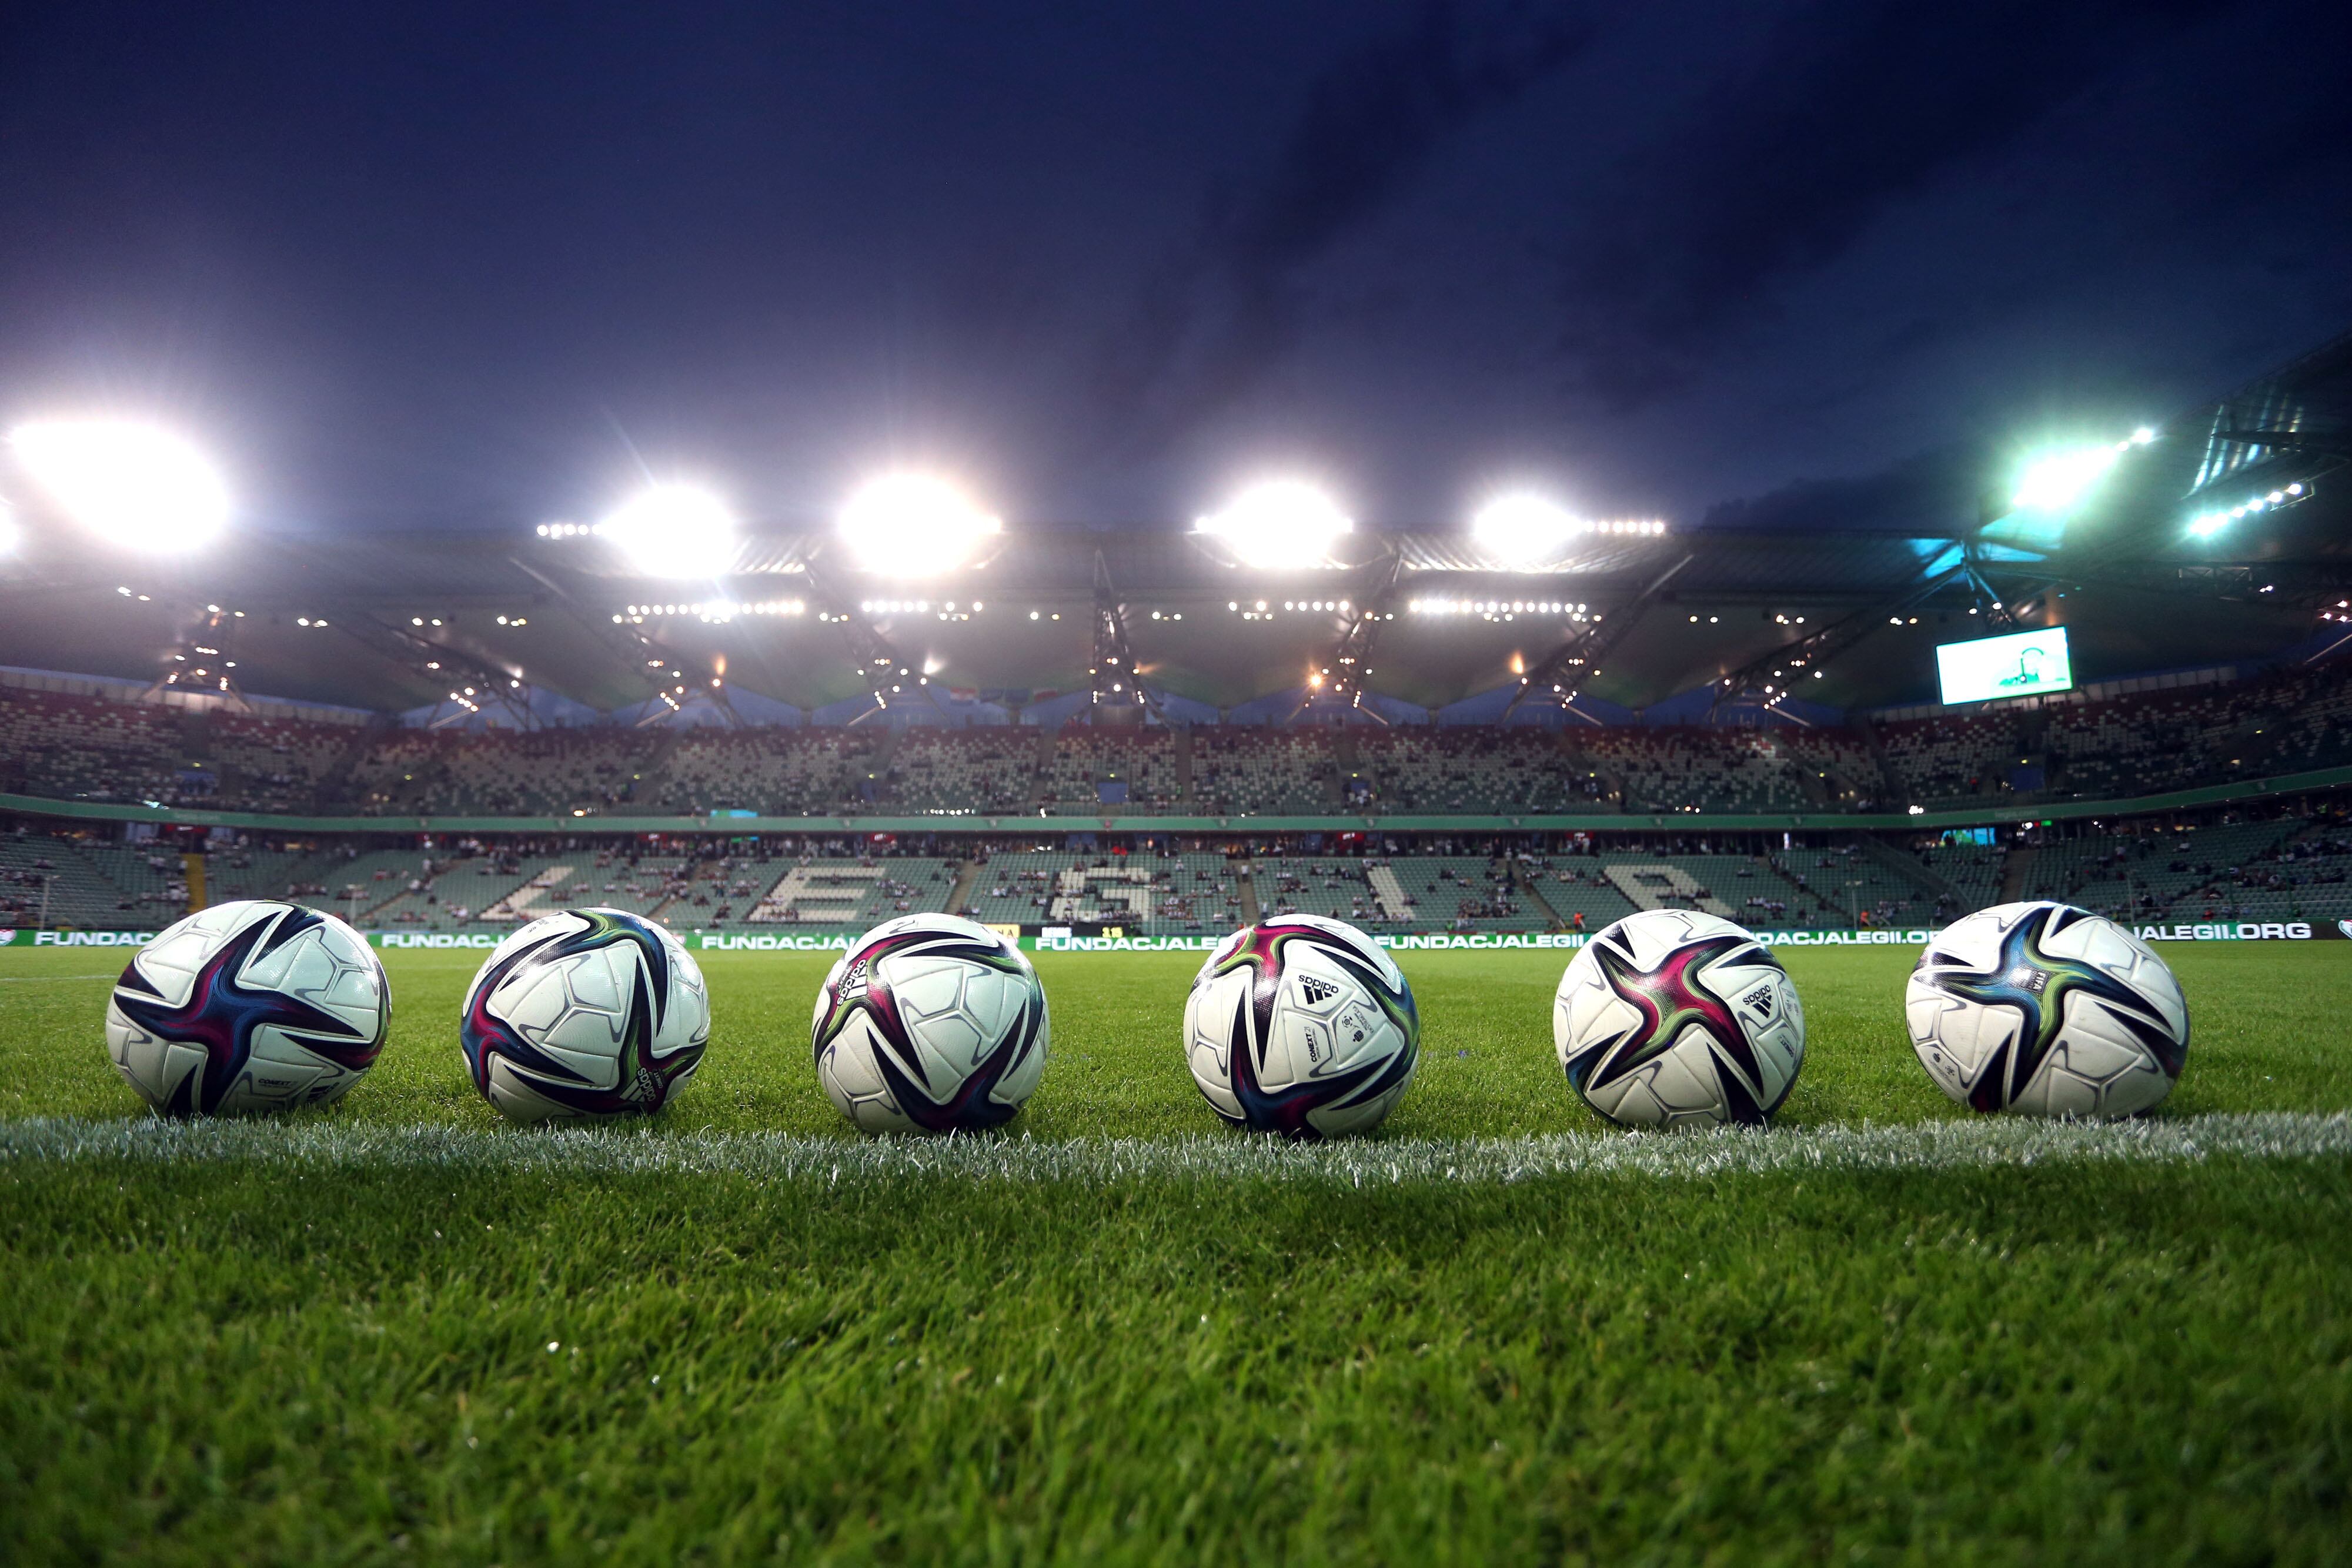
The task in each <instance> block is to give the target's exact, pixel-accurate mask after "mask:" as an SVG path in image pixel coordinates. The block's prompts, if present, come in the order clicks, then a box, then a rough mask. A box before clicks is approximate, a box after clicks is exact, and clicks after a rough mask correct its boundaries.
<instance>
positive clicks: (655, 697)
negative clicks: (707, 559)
mask: <svg viewBox="0 0 2352 1568" xmlns="http://www.w3.org/2000/svg"><path fill="white" fill-rule="evenodd" d="M507 559H509V562H511V563H512V564H513V566H514V567H515V569H516V570H519V571H521V572H523V573H525V574H526V575H528V576H529V577H530V578H531V579H532V580H535V581H536V582H538V583H539V584H540V585H541V587H543V588H545V589H546V590H547V591H548V592H549V593H551V594H552V595H553V596H554V598H555V601H556V602H557V603H559V604H561V605H562V606H563V608H564V609H566V610H568V611H570V612H572V618H573V619H574V620H576V621H578V622H580V624H581V625H583V626H584V627H585V628H587V630H588V632H589V633H590V634H591V635H592V636H593V637H594V638H595V639H596V641H597V642H599V643H603V644H604V648H605V650H606V651H607V652H609V653H612V654H613V655H614V657H615V658H617V659H619V660H620V661H621V663H622V664H625V665H626V666H627V667H628V669H629V670H630V672H631V673H632V674H634V675H635V678H636V679H638V680H640V681H642V682H643V683H645V685H646V699H647V701H648V702H649V703H651V702H659V703H660V704H661V705H662V706H661V708H660V709H659V710H655V711H649V712H647V713H646V716H644V717H643V718H640V719H639V720H638V721H637V724H638V727H640V728H642V727H645V726H646V725H649V724H658V723H660V722H661V721H662V720H664V719H666V718H668V717H670V716H673V715H676V714H680V713H683V712H685V711H686V710H687V708H688V707H689V706H692V705H693V704H695V703H696V702H698V701H699V702H708V703H709V704H710V705H712V706H714V707H716V708H718V710H719V713H720V714H721V715H722V716H724V717H725V719H726V721H727V723H728V725H729V726H730V727H740V725H741V724H742V722H743V721H742V719H741V718H740V716H738V715H737V714H736V712H735V705H734V704H733V703H731V702H730V701H729V700H728V698H727V681H726V677H724V676H723V675H721V674H719V670H718V668H717V666H715V665H712V664H708V663H705V662H704V661H701V660H698V659H688V658H687V657H685V656H684V655H683V654H680V653H677V651H676V650H675V649H671V648H666V647H664V646H662V645H661V644H660V643H656V642H655V641H654V640H653V639H652V638H650V637H648V636H646V634H645V633H644V632H639V631H638V630H637V629H636V626H635V623H634V622H632V621H631V620H630V619H629V618H628V617H627V616H625V615H621V614H618V613H611V612H608V613H604V614H599V613H597V612H595V611H593V610H591V609H589V608H588V606H587V605H585V604H583V603H582V602H581V601H580V597H579V595H577V594H575V593H573V592H572V591H571V590H570V589H569V588H566V587H565V586H564V585H563V584H562V582H560V581H558V580H556V579H555V578H553V577H551V576H549V575H548V574H547V573H546V572H544V571H542V570H540V569H539V568H538V567H536V566H533V565H532V564H531V563H530V561H528V560H526V559H523V558H522V557H521V556H520V555H514V556H509V557H508V558H507Z"/></svg>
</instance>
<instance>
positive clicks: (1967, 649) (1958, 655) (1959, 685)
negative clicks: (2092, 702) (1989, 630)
mask: <svg viewBox="0 0 2352 1568" xmlns="http://www.w3.org/2000/svg"><path fill="white" fill-rule="evenodd" d="M1936 675H1937V679H1938V680H1939V681H1940V682H1941V683H1942V684H1943V688H1944V701H1945V702H1946V703H1947V704H1951V703H1980V702H1990V701H1991V700H1992V699H1994V698H1996V697H2034V696H2042V695H2046V694H2048V693H2050V692H2066V691H2072V690H2074V666H2073V665H2072V664H2069V663H2068V662H2067V658H2066V628H2064V627H2063V626H2053V627H2050V628H2048V629H2046V630H2044V631H2041V632H2012V633H2011V634H2010V635H2009V636H2006V637H1979V638H1978V639H1977V640H1976V641H1974V642H1972V643H1944V644H1943V645H1942V646H1940V647H1938V648H1937V650H1936Z"/></svg>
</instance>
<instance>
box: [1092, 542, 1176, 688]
mask: <svg viewBox="0 0 2352 1568" xmlns="http://www.w3.org/2000/svg"><path fill="white" fill-rule="evenodd" d="M1087 679H1088V680H1089V681H1090V682H1092V683H1093V686H1094V705H1095V706H1097V707H1099V706H1102V705H1103V704H1104V703H1105V702H1109V703H1111V704H1113V705H1115V706H1127V700H1128V699H1129V697H1132V698H1134V699H1135V701H1136V703H1137V704H1139V705H1140V706H1142V707H1144V708H1146V709H1147V710H1149V711H1150V714H1151V715H1152V716H1153V717H1155V718H1158V719H1159V720H1160V722H1161V723H1163V724H1164V723H1166V722H1167V720H1168V713H1167V710H1166V709H1165V708H1164V707H1163V706H1161V704H1160V694H1159V693H1158V692H1155V691H1153V690H1152V689H1151V687H1150V685H1147V684H1146V683H1145V681H1144V679H1143V677H1142V675H1141V674H1138V673H1137V668H1136V663H1135V649H1134V647H1133V646H1132V645H1131V644H1130V643H1129V642H1128V640H1127V607H1126V606H1125V605H1124V604H1122V603H1120V602H1119V598H1118V590H1117V589H1115V588H1114V587H1113V586H1112V584H1111V580H1110V564H1109V563H1108V561H1106V560H1104V559H1103V554H1102V551H1100V550H1097V551H1095V603H1094V653H1093V657H1092V658H1091V659H1089V660H1088V661H1087Z"/></svg>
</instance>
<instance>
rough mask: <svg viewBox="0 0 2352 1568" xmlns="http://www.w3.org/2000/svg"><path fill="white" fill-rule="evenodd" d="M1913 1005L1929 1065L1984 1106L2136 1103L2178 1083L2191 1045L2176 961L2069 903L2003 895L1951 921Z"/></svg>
mask: <svg viewBox="0 0 2352 1568" xmlns="http://www.w3.org/2000/svg"><path fill="white" fill-rule="evenodd" d="M1903 1012H1904V1018H1905V1021H1906V1022H1907V1023H1908V1024H1909V1026H1910V1030H1911V1048H1912V1049H1913V1050H1914V1051H1917V1052H1918V1053H1919V1062H1920V1065H1921V1066H1923V1067H1925V1068H1927V1076H1928V1077H1930V1078H1932V1079H1934V1080H1935V1081H1936V1086H1937V1088H1939V1089H1941V1090H1942V1091H1943V1092H1945V1093H1947V1094H1948V1095H1950V1096H1951V1097H1952V1098H1953V1099H1954V1100H1956V1101H1958V1103H1961V1104H1963V1105H1968V1106H1971V1107H1973V1108H1975V1109H1976V1110H1979V1111H2013V1112H2017V1113H2020V1114H2022V1115H2028V1116H2080V1117H2103V1116H2129V1115H2133V1114H2135V1113H2138V1112H2141V1111H2145V1110H2147V1109H2148V1108H2149V1107H2150V1106H2152V1105H2155V1104H2156V1103H2158V1102H2159V1101H2161V1100H2162V1099H2163V1098H2164V1097H2165V1096H2166V1095H2167V1094H2169V1093H2171V1092H2172V1086H2173V1084H2174V1083H2176V1082H2179V1078H2180V1069H2181V1067H2182V1065H2183V1064H2184V1063H2185V1062H2186V1061H2187V1060H2188V1057H2189V1004H2188V1002H2187V1001H2186V1000H2184V999H2183V998H2182V997H2181V995H2180V982H2179V981H2178V980H2176V979H2174V978H2173V977H2172V971H2171V969H2170V968H2168V967H2167V966H2166V964H2165V962H2164V960H2163V959H2161V958H2159V957H2158V956H2156V953H2155V951H2154V950H2153V949H2152V948H2150V947H2149V946H2148V945H2147V943H2145V942H2142V941H2141V940H2140V939H2139V938H2138V937H2137V936H2133V935H2132V934H2131V933H2130V932H2128V931H2126V930H2125V929H2124V928H2123V927H2122V926H2120V925H2116V923H2115V922H2114V921H2112V920H2109V919H2107V918H2106V917H2105V916H2104V915H2093V914H2091V913H2090V912H2089V911H2087V910H2082V909H2076V908H2074V906H2073V905H2071V904H2050V903H2032V904H1996V905H1995V906H1994V907H1992V908H1990V909H1980V910H1979V911H1977V913H1975V914H1974V915H1969V916H1968V917H1967V918H1965V919H1962V920H1957V921H1955V922H1953V923H1952V924H1951V925H1948V926H1946V927H1944V929H1943V930H1941V931H1939V932H1937V934H1936V937H1935V940H1933V941H1932V942H1930V943H1928V944H1927V951H1926V952H1924V953H1922V954H1921V955H1920V956H1919V964H1918V967H1916V968H1915V969H1914V970H1912V972H1911V981H1910V984H1909V985H1908V986H1907V987H1906V988H1905V990H1904V998H1903Z"/></svg>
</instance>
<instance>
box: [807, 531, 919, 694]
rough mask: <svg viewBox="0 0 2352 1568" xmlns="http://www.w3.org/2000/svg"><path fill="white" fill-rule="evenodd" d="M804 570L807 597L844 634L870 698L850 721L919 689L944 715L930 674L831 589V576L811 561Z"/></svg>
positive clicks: (851, 602) (853, 670)
mask: <svg viewBox="0 0 2352 1568" xmlns="http://www.w3.org/2000/svg"><path fill="white" fill-rule="evenodd" d="M802 576H803V581H805V582H806V583H807V584H808V596H809V601H810V602H811V603H812V604H814V605H815V606H816V607H817V612H818V616H819V618H820V619H822V620H824V621H828V622H832V623H833V624H834V625H835V626H837V627H839V628H840V629H841V635H842V640H843V641H844V642H845V643H848V644H849V658H850V664H851V673H852V674H855V675H856V677H857V680H858V683H859V684H860V685H863V686H865V688H866V695H869V696H871V697H872V698H873V699H874V706H872V707H870V708H868V709H866V711H865V712H864V713H861V714H859V715H858V716H856V718H854V719H851V720H850V721H849V722H850V723H852V724H863V723H865V722H866V720H867V719H869V718H871V717H873V716H875V715H876V714H877V713H887V712H889V711H890V709H891V708H892V707H894V706H898V703H904V702H907V701H909V700H911V699H913V698H914V697H915V696H917V695H920V696H921V697H923V698H924V699H925V700H926V701H928V702H929V704H930V705H931V706H932V707H933V708H935V709H937V710H938V711H939V714H940V716H941V717H942V718H944V717H946V716H947V709H946V708H944V707H942V706H940V695H939V693H938V692H936V691H934V690H933V689H932V687H931V677H930V676H929V675H928V674H924V673H923V672H921V671H919V670H917V669H916V668H915V667H914V665H913V664H909V663H908V661H907V659H906V658H904V657H903V656H902V655H901V654H900V653H899V652H898V649H897V648H896V647H895V646H893V645H892V643H891V642H890V639H889V638H887V637H886V636H884V635H883V634H882V630H881V628H880V627H878V626H877V625H875V623H874V621H873V618H872V617H871V616H869V615H867V614H866V612H865V611H864V610H862V609H860V608H859V607H858V603H857V601H855V600H853V599H851V598H850V597H849V596H848V595H847V594H845V593H837V592H835V591H833V588H832V584H831V582H830V580H829V579H827V578H826V577H825V576H824V574H822V573H820V572H819V571H818V570H816V568H815V566H814V565H813V564H812V565H807V566H804V567H803V572H802ZM893 699H896V700H895V701H894V700H893Z"/></svg>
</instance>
